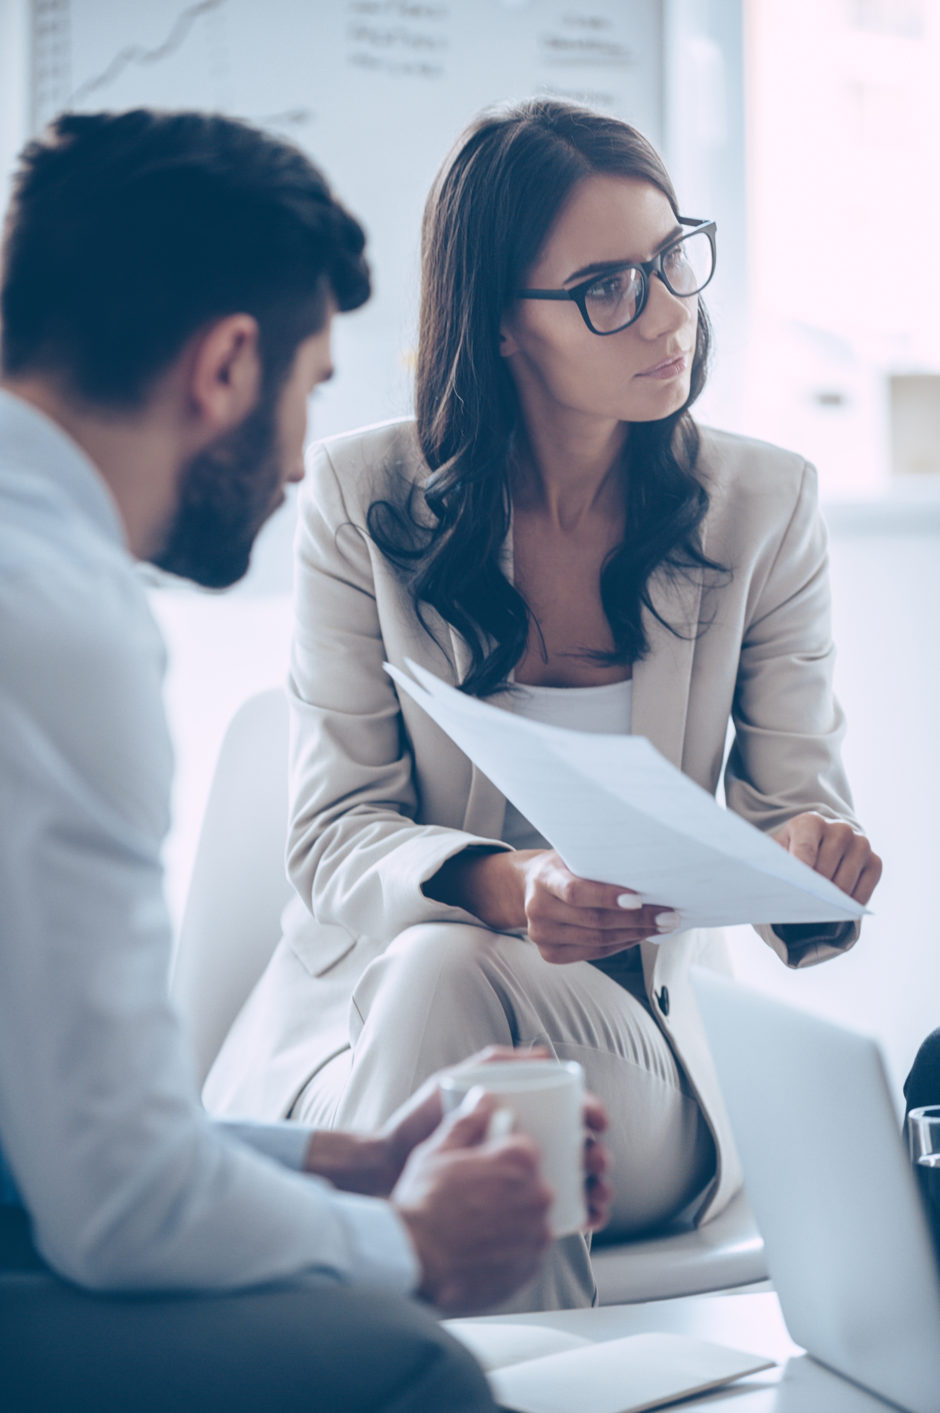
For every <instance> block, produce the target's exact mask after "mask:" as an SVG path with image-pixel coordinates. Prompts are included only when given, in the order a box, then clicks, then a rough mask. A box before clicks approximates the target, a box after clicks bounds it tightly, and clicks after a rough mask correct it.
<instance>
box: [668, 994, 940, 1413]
mask: <svg viewBox="0 0 940 1413" xmlns="http://www.w3.org/2000/svg"><path fill="white" fill-rule="evenodd" d="M692 984H693V988H694V990H695V994H696V996H697V998H698V1002H699V1006H700V1009H701V1012H702V1018H703V1021H704V1023H705V1029H706V1031H707V1033H708V1039H709V1043H710V1045H711V1049H712V1053H713V1055H714V1058H715V1066H716V1069H717V1071H718V1078H719V1081H720V1084H721V1088H722V1091H723V1093H724V1098H725V1103H726V1105H727V1108H728V1113H729V1116H730V1119H731V1125H732V1128H733V1130H734V1136H735V1140H736V1142H737V1145H738V1151H739V1153H740V1155H741V1163H742V1166H743V1169H744V1183H745V1187H746V1189H747V1195H748V1198H749V1200H750V1204H751V1207H752V1208H753V1211H754V1216H755V1217H756V1219H757V1224H758V1226H759V1227H760V1230H761V1232H762V1234H763V1237H764V1246H765V1250H766V1256H767V1267H768V1270H769V1271H770V1275H771V1279H772V1280H773V1283H774V1286H775V1288H776V1291H777V1295H778V1297H779V1300H780V1306H781V1309H782V1311H783V1316H784V1319H785V1320H786V1323H787V1328H788V1329H789V1331H790V1334H791V1335H792V1336H793V1338H794V1340H795V1341H796V1342H797V1343H798V1344H801V1345H802V1346H803V1348H804V1349H806V1350H807V1351H808V1352H809V1353H810V1354H811V1355H812V1356H813V1358H815V1359H817V1360H818V1361H819V1362H820V1363H821V1364H825V1365H827V1366H828V1367H829V1368H830V1369H834V1370H835V1371H836V1372H837V1373H839V1374H842V1375H843V1376H844V1377H845V1378H848V1379H851V1380H852V1381H853V1382H854V1383H857V1384H861V1385H862V1387H863V1388H866V1389H869V1390H870V1391H871V1392H872V1393H876V1394H879V1395H880V1396H881V1397H882V1398H886V1399H888V1400H890V1401H891V1402H892V1403H896V1404H899V1405H900V1406H901V1407H902V1408H904V1409H908V1410H910V1413H937V1410H938V1409H940V1279H938V1271H937V1264H936V1260H935V1257H934V1248H933V1243H932V1240H931V1236H930V1232H929V1229H928V1226H927V1222H926V1219H925V1217H924V1214H923V1212H922V1210H921V1206H920V1198H919V1194H918V1191H917V1186H916V1182H915V1179H914V1175H913V1173H912V1172H911V1169H910V1165H909V1163H908V1159H907V1154H906V1151H905V1146H904V1142H903V1135H902V1132H901V1126H900V1119H899V1114H898V1110H897V1109H896V1107H895V1105H894V1103H893V1102H892V1098H891V1091H890V1088H889V1085H888V1080H887V1076H886V1073H885V1067H884V1064H883V1061H882V1058H881V1052H880V1051H879V1049H878V1046H877V1044H876V1043H875V1041H874V1040H871V1039H869V1038H867V1037H866V1036H863V1035H858V1034H856V1033H854V1032H853V1031H850V1030H844V1029H843V1028H842V1027H841V1026H837V1025H832V1024H831V1023H830V1022H828V1021H824V1020H820V1019H818V1018H816V1017H815V1016H811V1015H808V1014H806V1013H805V1012H803V1011H798V1010H795V1009H794V1008H793V1007H791V1006H786V1005H783V1004H781V1003H780V1002H779V1001H774V1000H771V999H770V998H769V997H766V996H763V995H760V994H759V993H758V992H755V991H751V990H747V989H745V988H744V987H742V986H739V985H737V984H736V983H735V982H733V981H731V980H729V979H728V978H727V977H723V976H718V975H716V974H715V973H713V972H707V971H705V970H703V969H702V968H699V967H697V968H695V970H694V971H693V976H692Z"/></svg>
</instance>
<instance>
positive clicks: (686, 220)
mask: <svg viewBox="0 0 940 1413" xmlns="http://www.w3.org/2000/svg"><path fill="white" fill-rule="evenodd" d="M676 220H677V221H678V222H679V225H680V226H689V227H691V229H690V230H688V231H684V232H683V233H682V235H679V236H676V237H675V239H674V240H671V241H669V242H668V243H667V244H666V245H664V246H663V248H662V250H660V251H658V252H657V253H656V254H655V255H654V256H653V257H652V259H651V260H622V261H614V262H612V263H611V265H610V266H609V268H608V269H607V270H599V271H598V272H597V274H595V275H590V276H589V277H588V278H587V279H586V280H581V281H580V282H579V283H578V284H576V285H572V287H571V289H521V290H519V292H518V293H517V295H516V298H517V299H566V300H571V301H573V303H575V304H576V305H577V306H578V308H579V310H580V311H581V318H582V319H583V320H584V322H585V324H586V325H587V327H588V328H589V329H590V331H591V333H592V334H596V335H597V337H598V338H601V339H605V338H609V337H610V335H611V334H619V333H622V332H623V330H624V329H629V327H630V325H631V324H635V323H636V321H637V319H639V317H640V315H641V314H642V313H643V310H644V309H645V308H646V303H647V300H648V299H649V292H650V280H651V279H652V277H653V275H658V276H659V278H660V279H661V280H662V282H663V284H664V285H665V286H666V288H667V290H668V291H669V293H670V294H671V295H673V296H674V297H675V298H676V299H692V298H693V296H694V295H697V294H701V293H702V290H703V289H705V288H706V286H707V285H709V284H711V282H712V280H713V279H714V276H715V267H716V265H717V262H718V252H717V250H716V249H715V232H716V230H717V228H718V227H717V222H716V221H710V220H708V219H707V218H706V219H704V220H699V219H698V218H696V217H694V216H677V217H676ZM693 235H706V236H708V243H709V245H710V246H711V251H712V269H711V274H710V275H709V277H708V279H707V280H706V281H705V284H704V285H699V287H698V289H695V290H690V291H689V292H688V294H683V293H680V292H679V291H678V290H674V289H673V287H672V285H671V284H670V283H669V281H668V279H667V278H666V272H665V271H664V270H663V258H664V256H666V255H668V254H669V252H670V250H672V249H673V247H674V246H677V245H679V244H680V242H682V241H684V240H688V239H689V237H690V236H693ZM615 270H639V271H640V274H641V275H642V276H643V288H642V292H641V294H640V296H639V298H638V299H637V308H636V313H635V314H634V315H633V317H632V319H628V320H627V322H626V323H625V324H621V325H620V327H619V328H616V329H595V327H594V325H593V324H592V323H591V317H590V315H589V314H588V311H587V292H588V290H589V289H590V288H591V286H592V285H595V284H597V282H598V280H602V279H603V278H604V276H605V275H609V274H612V273H613V271H615Z"/></svg>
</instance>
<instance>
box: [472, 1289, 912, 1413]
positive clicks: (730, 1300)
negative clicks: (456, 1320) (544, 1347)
mask: <svg viewBox="0 0 940 1413" xmlns="http://www.w3.org/2000/svg"><path fill="white" fill-rule="evenodd" d="M491 1322H499V1323H512V1324H520V1325H539V1326H541V1327H542V1328H545V1329H558V1330H567V1331H569V1332H570V1333H571V1334H577V1335H583V1336H584V1337H585V1338H588V1339H593V1340H608V1339H619V1338H620V1337H621V1336H623V1335H629V1334H641V1333H644V1332H648V1331H656V1330H665V1331H673V1332H675V1333H676V1334H688V1335H695V1336H696V1337H698V1338H699V1339H710V1340H714V1341H715V1342H716V1343H718V1344H729V1345H733V1346H734V1347H735V1348H737V1349H744V1350H748V1351H752V1352H753V1353H755V1354H763V1355H765V1356H766V1357H767V1358H769V1359H775V1360H777V1367H776V1368H775V1369H768V1370H766V1371H765V1372H763V1373H760V1374H754V1375H753V1376H752V1377H751V1378H748V1379H741V1380H739V1381H738V1382H737V1383H734V1384H729V1385H728V1387H727V1388H726V1389H725V1390H723V1391H719V1392H717V1393H712V1394H706V1395H704V1396H703V1397H701V1398H694V1399H688V1400H686V1401H684V1402H683V1403H682V1408H683V1409H689V1410H692V1409H696V1410H697V1409H708V1413H732V1410H733V1413H887V1410H888V1409H889V1407H890V1405H889V1404H887V1403H883V1402H882V1401H881V1399H878V1398H875V1397H874V1396H873V1395H872V1394H869V1393H865V1392H864V1390H862V1389H860V1388H856V1387H855V1385H854V1384H850V1383H848V1382H847V1381H846V1380H845V1379H841V1378H839V1377H838V1376H837V1375H836V1374H832V1373H830V1372H829V1370H828V1369H824V1368H823V1367H822V1366H821V1365H819V1364H817V1363H815V1361H814V1360H812V1359H810V1358H809V1356H808V1355H806V1354H804V1352H803V1350H802V1349H800V1347H799V1346H798V1345H796V1344H794V1343H793V1341H792V1339H791V1338H790V1336H789V1334H788V1333H787V1328H786V1326H785V1324H784V1323H783V1317H782V1315H781V1313H780V1306H779V1304H778V1303H777V1297H776V1295H775V1294H773V1292H771V1291H768V1292H762V1293H759V1294H747V1293H739V1292H734V1291H732V1292H729V1293H728V1294H725V1295H693V1296H686V1297H683V1298H682V1299H679V1300H657V1301H651V1302H650V1303H649V1304H645V1305H606V1306H602V1307H600V1308H599V1309H596V1310H552V1311H547V1312H542V1313H538V1312H537V1313H534V1314H527V1315H501V1316H500V1315H491V1316H481V1317H479V1318H478V1319H477V1320H475V1321H473V1323H474V1324H482V1325H485V1324H488V1323H491ZM571 1413H590V1409H589V1408H579V1409H572V1410H571Z"/></svg>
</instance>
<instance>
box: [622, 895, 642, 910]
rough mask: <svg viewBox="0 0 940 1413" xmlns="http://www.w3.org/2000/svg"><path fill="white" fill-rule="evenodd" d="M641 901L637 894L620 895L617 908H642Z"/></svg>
mask: <svg viewBox="0 0 940 1413" xmlns="http://www.w3.org/2000/svg"><path fill="white" fill-rule="evenodd" d="M642 906H643V899H642V898H641V897H640V895H639V893H621V894H620V897H619V898H618V899H617V907H618V908H642Z"/></svg>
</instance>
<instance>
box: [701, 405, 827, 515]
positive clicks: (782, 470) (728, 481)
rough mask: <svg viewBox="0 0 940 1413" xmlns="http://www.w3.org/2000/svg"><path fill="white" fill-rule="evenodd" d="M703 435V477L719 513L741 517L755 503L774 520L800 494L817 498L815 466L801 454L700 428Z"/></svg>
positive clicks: (758, 510) (753, 439)
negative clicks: (724, 509)
mask: <svg viewBox="0 0 940 1413" xmlns="http://www.w3.org/2000/svg"><path fill="white" fill-rule="evenodd" d="M699 435H700V438H701V443H700V448H699V456H698V469H699V473H700V474H701V476H702V479H703V481H704V483H705V486H706V488H707V490H708V492H709V495H710V497H711V499H712V504H713V507H714V509H715V510H716V511H718V512H719V513H720V510H721V508H722V506H724V505H727V506H729V507H732V506H733V508H734V510H735V512H736V513H737V514H740V513H741V512H742V510H743V509H744V508H745V506H747V505H751V506H752V508H753V511H754V513H755V514H764V515H769V516H771V517H772V518H776V517H777V516H778V515H779V514H780V513H781V512H782V511H784V510H786V508H787V507H789V510H790V512H792V510H793V509H794V507H795V505H796V503H797V501H799V499H800V497H801V496H802V495H808V496H810V497H811V498H813V499H815V495H816V471H815V468H814V467H813V466H811V465H810V463H809V462H808V461H807V460H806V458H805V457H803V456H800V454H799V453H798V452H795V451H787V450H786V449H785V448H784V447H780V446H774V445H773V443H771V442H764V441H759V440H758V439H757V438H756V437H743V436H739V435H738V434H737V433H735V432H725V431H719V430H718V429H716V428H714V427H700V428H699Z"/></svg>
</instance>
